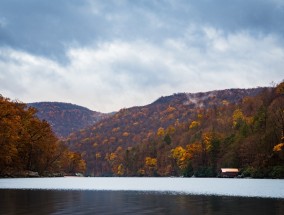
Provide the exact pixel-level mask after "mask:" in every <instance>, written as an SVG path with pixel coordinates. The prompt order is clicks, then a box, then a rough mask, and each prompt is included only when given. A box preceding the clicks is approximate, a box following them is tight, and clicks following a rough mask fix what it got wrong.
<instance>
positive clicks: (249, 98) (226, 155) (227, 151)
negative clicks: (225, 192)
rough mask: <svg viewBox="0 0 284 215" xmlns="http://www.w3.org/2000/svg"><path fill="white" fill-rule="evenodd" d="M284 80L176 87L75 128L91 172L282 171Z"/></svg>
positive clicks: (72, 139)
mask: <svg viewBox="0 0 284 215" xmlns="http://www.w3.org/2000/svg"><path fill="white" fill-rule="evenodd" d="M283 111H284V83H283V82H282V83H281V84H279V85H278V86H275V87H271V88H256V89H230V90H222V91H212V92H207V93H196V94H188V93H180V94H175V95H173V96H168V97H161V98H160V99H158V100H157V101H155V102H154V103H152V104H150V105H146V106H143V107H133V108H128V109H122V110H120V111H119V112H117V113H116V114H114V115H113V116H111V117H109V118H107V119H104V120H102V121H101V122H99V123H97V124H95V125H94V126H91V127H89V128H86V129H81V130H80V131H78V132H74V133H72V134H71V135H70V136H69V138H68V139H67V143H68V145H69V146H70V147H71V148H72V149H73V150H76V151H77V152H79V153H81V154H82V156H83V158H84V159H85V160H86V163H87V174H88V175H91V176H185V177H187V176H188V177H189V176H196V177H209V176H210V177H215V176H217V175H218V172H219V170H220V168H221V167H235V168H240V170H241V173H242V175H243V176H244V177H257V178H263V177H270V178H283V177H284V142H283V141H284V140H283V130H284V112H283Z"/></svg>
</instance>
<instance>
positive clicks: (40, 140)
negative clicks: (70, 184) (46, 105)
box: [0, 95, 85, 177]
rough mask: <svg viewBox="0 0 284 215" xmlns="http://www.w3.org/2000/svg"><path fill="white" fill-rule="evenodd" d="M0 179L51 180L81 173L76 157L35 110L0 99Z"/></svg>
mask: <svg viewBox="0 0 284 215" xmlns="http://www.w3.org/2000/svg"><path fill="white" fill-rule="evenodd" d="M0 147H1V148H0V149H1V150H0V177H25V176H54V175H55V173H56V174H57V175H63V174H74V173H77V172H81V173H83V172H84V171H85V162H84V161H83V160H82V159H81V155H80V154H79V153H75V152H72V151H70V150H69V149H68V147H67V146H66V145H65V144H64V143H62V142H60V141H59V140H58V139H57V137H56V136H55V135H54V133H53V132H52V130H51V127H50V125H49V124H48V123H47V122H46V121H42V120H40V119H38V118H37V117H36V110H35V109H34V108H31V107H27V106H26V105H25V104H23V103H21V102H17V101H10V100H9V99H8V98H4V97H3V96H1V95H0Z"/></svg>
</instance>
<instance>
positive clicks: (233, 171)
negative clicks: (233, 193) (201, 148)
mask: <svg viewBox="0 0 284 215" xmlns="http://www.w3.org/2000/svg"><path fill="white" fill-rule="evenodd" d="M239 172H240V171H239V169H237V168H221V174H220V176H221V177H222V178H234V177H237V176H238V175H239Z"/></svg>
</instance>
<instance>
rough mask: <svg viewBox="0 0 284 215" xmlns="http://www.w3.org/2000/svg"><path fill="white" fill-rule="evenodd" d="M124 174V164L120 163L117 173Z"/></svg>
mask: <svg viewBox="0 0 284 215" xmlns="http://www.w3.org/2000/svg"><path fill="white" fill-rule="evenodd" d="M123 174H124V166H123V164H119V165H118V167H117V175H119V176H122V175H123Z"/></svg>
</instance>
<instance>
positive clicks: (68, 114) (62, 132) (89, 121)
mask: <svg viewBox="0 0 284 215" xmlns="http://www.w3.org/2000/svg"><path fill="white" fill-rule="evenodd" d="M28 106H30V107H34V108H36V109H37V110H38V111H37V116H38V117H39V118H40V119H41V120H46V121H47V122H48V123H49V124H50V125H51V127H52V129H53V131H54V132H55V134H56V135H57V136H58V137H61V138H64V137H67V136H68V135H70V134H71V133H72V132H74V131H78V130H80V129H83V128H86V127H88V126H90V125H94V124H95V123H97V122H99V121H100V120H102V119H104V118H107V117H108V116H109V114H103V113H99V112H96V111H92V110H89V109H88V108H85V107H81V106H78V105H73V104H69V103H61V102H38V103H29V104H28Z"/></svg>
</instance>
